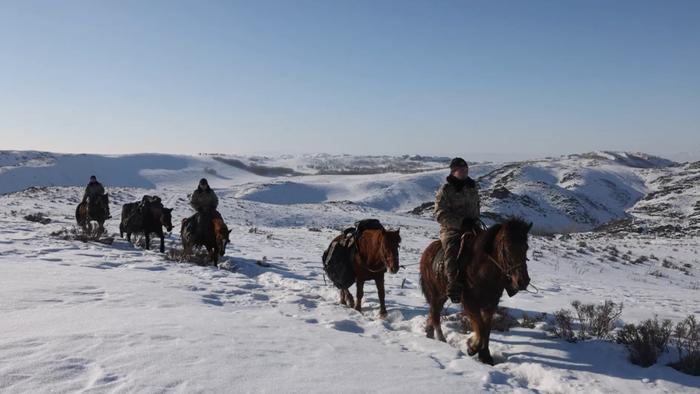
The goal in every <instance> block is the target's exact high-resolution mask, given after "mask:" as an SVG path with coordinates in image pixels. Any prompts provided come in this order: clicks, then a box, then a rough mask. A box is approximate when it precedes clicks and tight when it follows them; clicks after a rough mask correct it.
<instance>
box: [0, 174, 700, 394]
mask: <svg viewBox="0 0 700 394" xmlns="http://www.w3.org/2000/svg"><path fill="white" fill-rule="evenodd" d="M78 193H79V190H78V189H77V188H50V189H45V190H42V191H38V192H36V194H35V195H34V198H32V199H28V198H27V195H26V193H16V194H9V195H4V196H1V197H0V206H2V208H0V220H2V223H3V226H2V229H0V270H1V272H2V286H0V311H1V313H2V316H3V318H2V319H1V320H0V330H1V331H2V332H3V336H2V337H1V338H0V391H3V392H18V393H19V392H46V391H50V390H54V391H56V392H76V391H80V392H115V391H116V392H160V391H167V392H188V393H189V392H198V391H208V392H211V391H231V390H234V391H239V392H272V391H275V392H279V391H283V392H310V391H312V392H317V391H342V392H370V391H381V392H406V391H411V392H434V390H435V388H436V387H439V388H440V391H441V392H464V391H465V390H466V391H503V392H512V391H516V392H611V391H617V392H630V393H631V392H642V391H654V392H697V391H698V390H700V378H697V377H691V376H688V375H683V374H680V373H678V372H677V371H675V370H673V369H671V368H669V367H666V366H665V365H663V364H661V363H660V364H657V365H655V366H653V367H650V368H647V369H644V368H639V367H636V366H634V365H632V364H629V362H628V361H627V360H626V352H625V351H624V349H623V348H622V347H621V346H619V345H615V344H611V343H605V342H599V341H588V342H584V343H578V344H569V343H566V342H563V341H561V340H559V339H556V338H552V337H550V336H549V335H547V334H546V333H545V332H544V331H543V329H542V327H541V326H538V327H536V328H534V329H526V328H513V329H511V331H509V332H495V333H494V334H493V336H492V344H491V350H492V352H493V353H494V357H495V358H496V360H497V362H498V364H497V365H496V366H495V367H489V366H486V365H483V364H480V363H479V362H477V361H476V360H473V359H472V358H470V357H468V356H466V352H465V341H466V338H467V336H468V334H466V333H463V332H462V324H461V322H460V321H459V315H458V309H457V308H456V307H455V306H451V307H450V308H449V309H448V315H447V316H446V317H445V323H444V325H445V332H446V335H447V340H448V343H447V344H443V343H440V342H437V341H433V340H429V339H427V338H425V334H424V331H423V327H424V321H425V315H426V314H427V308H426V305H425V301H424V298H423V296H422V294H421V293H420V289H419V287H418V267H417V266H416V265H415V264H416V263H417V262H418V259H419V256H420V253H421V251H422V249H423V248H424V247H425V246H426V245H427V244H428V243H429V241H430V239H431V237H432V234H435V233H436V226H435V224H434V223H433V222H431V221H429V220H424V219H420V218H416V217H410V216H405V215H399V214H394V213H390V212H384V211H376V210H372V209H369V208H363V207H358V206H350V205H343V204H318V205H316V204H309V205H289V206H278V205H270V204H263V203H255V202H247V201H240V200H235V199H232V198H222V207H221V210H222V214H223V215H224V217H225V218H226V220H227V221H228V222H229V223H230V224H231V227H232V228H233V230H234V232H233V234H232V242H233V243H232V245H231V246H230V247H229V249H228V250H227V256H226V259H227V260H228V262H229V263H230V264H231V265H233V266H234V267H235V269H234V270H233V272H231V271H227V270H220V269H216V268H211V267H199V266H194V265H190V264H186V263H174V262H170V261H167V260H165V259H164V258H163V256H162V255H161V254H159V253H157V251H144V250H142V249H140V248H136V247H133V246H131V245H129V244H127V243H126V242H125V241H124V240H121V239H119V238H118V237H117V239H116V241H115V242H114V244H112V245H103V244H99V243H81V242H77V241H73V242H71V241H64V240H60V239H57V238H54V237H51V236H49V233H50V232H52V231H56V230H58V229H60V228H62V227H66V226H69V225H72V215H71V214H72V210H73V205H72V204H73V203H74V202H75V199H76V197H75V196H76V195H78ZM112 193H113V208H112V209H113V215H115V211H114V209H115V208H114V207H115V206H116V205H117V204H121V203H123V202H127V201H131V200H133V199H135V198H137V196H140V195H141V194H153V193H154V191H153V190H141V189H115V190H113V191H112ZM185 193H186V191H185V190H178V189H176V188H169V189H168V190H158V191H157V194H160V195H162V196H164V197H166V196H167V198H165V201H167V202H168V204H174V208H175V212H174V218H175V220H174V221H177V220H178V218H181V217H184V216H185V215H188V214H189V210H188V208H187V206H186V203H185V201H184V199H183V198H180V197H178V196H182V195H184V194H185ZM168 204H166V205H168ZM171 206H172V205H171ZM13 211H15V212H14V213H13ZM37 211H41V212H46V213H48V214H49V216H50V217H51V218H52V219H54V222H53V223H51V224H49V225H46V226H42V225H40V224H37V223H32V222H28V221H26V220H24V219H23V218H22V217H23V216H24V214H26V213H31V212H37ZM116 216H118V215H115V217H116ZM365 216H375V217H378V218H380V219H381V220H382V221H384V222H385V223H388V224H390V225H391V226H400V227H401V228H402V235H403V236H404V241H403V243H402V250H401V253H402V254H401V260H402V263H403V264H405V265H406V266H407V267H406V269H405V270H401V271H400V272H399V274H396V275H389V276H387V288H388V294H387V301H388V309H389V316H388V318H387V319H386V320H381V319H378V318H377V312H378V300H377V298H376V290H375V288H374V286H373V285H371V284H370V285H368V286H366V290H367V292H366V297H365V302H364V307H365V309H364V313H363V314H359V313H357V312H355V311H354V310H351V309H349V308H346V307H343V306H341V305H339V304H338V302H337V298H338V297H337V292H336V290H335V289H333V288H331V287H329V286H326V285H324V281H323V275H322V270H321V266H320V261H319V260H320V258H319V256H320V255H321V252H322V250H323V249H324V248H325V247H326V246H327V243H328V242H329V241H330V239H332V237H333V236H334V234H336V231H337V230H335V228H341V227H343V226H345V225H347V224H349V223H352V222H353V221H354V220H355V219H357V218H358V217H365ZM116 223H117V222H116V220H112V221H110V222H108V229H110V230H111V231H114V230H115V229H116V227H117V226H116ZM176 227H177V226H176ZM252 227H255V228H256V230H255V231H251V228H252ZM310 227H319V228H320V229H321V231H320V232H316V231H309V228H310ZM329 227H330V228H329ZM581 242H584V243H585V245H586V246H585V247H583V246H580V245H581ZM178 243H179V242H178V235H177V234H176V233H174V234H172V235H171V236H169V237H168V240H167V242H166V247H173V246H177V245H178ZM610 243H611V242H610V240H605V239H599V238H595V237H592V236H587V235H581V236H576V237H572V238H571V239H557V238H552V239H549V238H546V237H535V238H533V239H532V249H533V250H535V251H539V252H540V253H541V254H540V255H538V257H534V256H533V257H532V260H533V261H532V262H531V264H530V271H531V276H532V277H533V281H534V283H535V284H536V285H537V286H538V287H539V288H540V293H539V294H529V293H520V294H518V295H517V296H516V297H514V298H511V299H508V298H504V299H503V300H502V305H504V306H506V307H508V308H509V310H510V312H511V313H512V314H513V315H514V316H516V317H518V316H519V315H521V314H522V313H528V314H530V315H532V314H535V313H538V312H547V313H552V312H554V311H556V310H558V309H559V308H561V307H567V306H569V304H570V302H571V301H572V300H575V299H578V300H581V301H584V302H600V301H602V300H603V299H606V298H608V299H613V300H615V301H623V302H624V304H625V310H624V311H623V316H622V318H623V320H625V321H639V320H641V319H645V318H649V317H651V315H653V314H654V313H658V314H659V316H660V317H668V318H672V319H679V318H682V317H684V316H686V315H687V314H689V313H698V312H699V311H698V305H700V294H699V293H700V292H699V291H698V288H699V287H700V286H698V282H697V275H698V267H699V266H698V264H697V259H698V257H697V251H698V240H697V239H680V240H663V239H660V240H649V239H626V240H621V241H616V242H615V244H616V245H617V246H618V249H620V254H625V253H626V252H627V250H628V249H629V250H630V252H631V255H630V259H631V260H634V259H636V258H637V257H639V256H642V255H644V256H648V255H651V254H655V255H656V256H655V257H657V258H658V259H659V260H658V261H654V260H650V261H648V262H646V263H644V264H638V265H632V264H625V265H623V264H621V263H619V262H618V263H613V262H611V261H610V260H609V258H610V255H609V251H607V249H606V247H607V245H608V244H610ZM154 244H155V242H154ZM263 257H265V258H266V261H267V262H268V263H269V265H270V266H269V267H263V266H260V265H258V264H257V263H256V262H257V261H259V260H261V259H263ZM666 258H668V259H671V260H670V261H673V262H674V264H676V265H678V266H681V264H682V263H683V262H688V263H692V265H693V267H692V268H691V269H690V272H691V274H692V276H688V275H685V274H683V273H681V272H680V271H678V270H677V269H673V268H665V267H663V266H662V265H661V261H662V260H663V259H666ZM651 270H659V271H660V272H662V273H663V275H665V276H663V277H657V276H652V275H649V272H650V271H651ZM404 281H405V282H404ZM402 283H404V288H401V284H402Z"/></svg>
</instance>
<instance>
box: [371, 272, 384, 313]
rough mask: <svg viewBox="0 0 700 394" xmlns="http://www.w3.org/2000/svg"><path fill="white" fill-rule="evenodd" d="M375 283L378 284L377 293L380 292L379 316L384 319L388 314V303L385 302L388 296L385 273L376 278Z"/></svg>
mask: <svg viewBox="0 0 700 394" xmlns="http://www.w3.org/2000/svg"><path fill="white" fill-rule="evenodd" d="M374 283H375V284H376V285H377V293H379V318H380V319H384V318H386V315H387V312H386V303H385V302H384V299H385V298H386V294H385V292H384V274H381V275H380V276H379V277H378V278H377V279H375V280H374Z"/></svg>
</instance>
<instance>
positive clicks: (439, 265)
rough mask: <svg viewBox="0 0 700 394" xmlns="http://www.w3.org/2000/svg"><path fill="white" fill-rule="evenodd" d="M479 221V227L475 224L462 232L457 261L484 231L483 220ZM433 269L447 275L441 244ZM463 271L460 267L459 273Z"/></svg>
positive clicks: (434, 259)
mask: <svg viewBox="0 0 700 394" xmlns="http://www.w3.org/2000/svg"><path fill="white" fill-rule="evenodd" d="M478 223H479V225H478V227H477V226H476V225H475V226H474V227H472V228H470V229H468V230H467V231H465V232H464V233H462V235H461V237H460V246H459V252H458V253H457V261H459V260H460V259H462V258H463V257H464V254H465V253H466V252H467V250H468V249H469V248H470V247H471V246H472V243H473V242H474V240H475V239H476V237H477V235H479V234H480V233H482V232H483V231H484V230H483V227H482V226H483V222H481V221H479V222H478ZM475 224H476V223H475ZM468 264H469V262H467V265H468ZM433 270H434V271H435V272H438V273H439V274H440V275H444V276H447V267H446V265H445V251H444V250H443V248H442V245H440V248H439V249H438V251H437V253H435V257H434V258H433ZM461 271H462V270H461V269H460V273H459V275H462V274H463V273H462V272H461Z"/></svg>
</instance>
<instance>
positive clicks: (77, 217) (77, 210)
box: [75, 201, 87, 225]
mask: <svg viewBox="0 0 700 394" xmlns="http://www.w3.org/2000/svg"><path fill="white" fill-rule="evenodd" d="M84 206H85V202H84V201H83V202H81V203H80V204H78V206H77V207H76V208H75V221H76V222H78V224H79V225H81V224H83V222H84V221H85V220H86V219H87V218H86V217H84V216H85V215H84V214H83V212H82V209H83V207H84Z"/></svg>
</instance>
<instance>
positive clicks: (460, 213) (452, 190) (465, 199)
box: [435, 176, 481, 232]
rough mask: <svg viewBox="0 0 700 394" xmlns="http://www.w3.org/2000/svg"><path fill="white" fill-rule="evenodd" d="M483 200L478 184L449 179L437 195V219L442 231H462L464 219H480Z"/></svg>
mask: <svg viewBox="0 0 700 394" xmlns="http://www.w3.org/2000/svg"><path fill="white" fill-rule="evenodd" d="M480 209H481V200H480V199H479V187H478V185H477V184H476V182H475V181H474V180H473V179H471V178H467V179H465V180H464V181H461V182H460V181H459V180H457V179H456V178H454V177H452V176H449V177H447V183H445V184H444V185H442V186H441V187H440V189H438V191H437V194H436V195H435V217H436V218H437V221H438V223H440V231H441V232H444V231H461V230H462V223H463V221H464V219H479V215H480Z"/></svg>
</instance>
